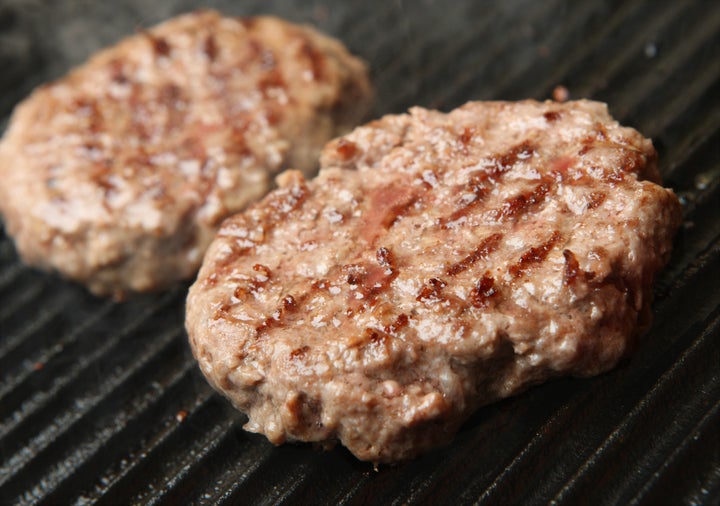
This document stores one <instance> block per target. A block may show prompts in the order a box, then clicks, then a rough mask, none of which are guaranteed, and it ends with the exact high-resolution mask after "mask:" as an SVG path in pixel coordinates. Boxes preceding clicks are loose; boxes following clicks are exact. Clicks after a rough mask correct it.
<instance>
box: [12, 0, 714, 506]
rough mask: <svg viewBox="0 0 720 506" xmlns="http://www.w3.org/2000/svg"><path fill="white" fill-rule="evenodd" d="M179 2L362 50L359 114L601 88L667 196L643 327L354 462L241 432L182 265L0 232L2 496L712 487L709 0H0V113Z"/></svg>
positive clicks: (620, 495)
mask: <svg viewBox="0 0 720 506" xmlns="http://www.w3.org/2000/svg"><path fill="white" fill-rule="evenodd" d="M200 6H203V7H214V8H218V9H220V10H222V11H223V12H225V13H228V14H237V15H252V14H260V13H272V14H277V15H280V16H283V17H285V18H288V19H290V20H292V21H298V22H305V23H310V24H313V25H315V26H317V27H319V28H320V29H322V30H324V31H326V32H328V33H330V34H332V35H334V36H336V37H338V38H340V39H342V40H343V41H344V42H345V43H346V44H347V45H348V46H349V47H350V48H351V50H352V51H353V52H355V53H356V54H358V55H360V56H362V57H363V58H365V59H366V60H367V61H368V62H370V64H371V68H372V74H373V81H374V83H375V86H376V90H377V100H376V105H375V108H374V111H373V116H378V115H380V114H383V113H389V112H401V111H403V110H405V109H406V108H408V107H409V106H412V105H416V104H417V105H423V106H426V107H435V108H440V109H444V110H449V109H451V108H453V107H455V106H457V105H460V104H462V103H464V102H466V101H467V100H471V99H510V100H512V99H520V98H526V97H532V98H538V99H545V98H549V97H550V96H551V94H552V91H553V89H554V88H555V87H556V86H557V85H564V86H566V87H567V89H568V90H569V92H570V95H571V97H573V98H581V97H583V98H592V99H597V100H602V101H606V102H608V104H609V106H610V111H611V113H612V114H613V115H614V116H615V117H616V118H617V119H618V120H620V121H621V122H622V123H624V124H627V125H630V126H633V127H635V128H637V129H638V130H640V131H641V132H643V133H644V134H645V135H646V136H648V137H652V138H653V140H654V142H655V145H656V147H657V149H658V152H659V154H660V170H661V173H662V176H663V178H664V180H665V183H666V185H668V186H671V187H673V188H674V189H675V190H676V192H678V194H679V195H680V196H681V199H682V201H683V205H684V220H685V222H684V225H683V227H682V230H681V231H680V233H679V235H678V237H677V240H676V243H675V252H674V254H673V257H672V259H671V262H670V265H669V266H668V268H667V269H666V270H665V271H664V273H663V274H662V275H661V277H660V279H659V282H658V284H657V287H656V293H655V303H654V311H653V312H654V324H653V327H652V329H651V330H650V332H649V333H648V334H647V335H646V336H645V339H644V340H643V342H642V344H641V345H640V347H639V348H638V349H637V351H636V353H635V355H634V356H633V357H632V358H631V359H629V360H628V361H626V362H624V363H623V364H621V365H620V366H619V367H618V368H617V369H616V370H614V371H612V372H610V373H607V374H604V375H602V376H600V377H597V378H593V379H587V380H578V379H563V380H557V381H553V382H550V383H548V384H545V385H543V386H540V387H537V388H534V389H532V390H530V391H528V392H526V393H525V394H523V395H520V396H519V397H516V398H513V399H509V400H506V401H503V402H500V403H497V404H495V405H492V406H489V407H487V408H484V409H482V410H481V411H479V412H478V413H477V414H476V415H475V416H474V417H473V418H472V419H471V420H470V421H469V422H468V423H467V424H466V425H465V426H464V427H463V429H462V430H461V431H460V433H459V434H458V435H457V437H456V438H455V440H454V442H453V443H452V444H451V445H449V446H447V447H445V448H441V449H439V450H436V451H434V452H431V453H429V454H427V455H425V456H422V457H420V458H418V459H416V460H414V461H411V462H408V463H405V464H401V465H398V466H394V467H381V468H380V469H379V470H374V469H373V467H372V466H371V465H370V464H365V463H361V462H359V461H357V460H356V459H354V458H353V457H352V456H351V455H350V454H349V453H347V452H346V451H344V450H343V449H342V448H336V449H334V450H332V451H328V452H324V453H323V452H319V451H317V450H315V449H313V448H312V447H311V446H309V445H285V446H282V447H273V446H272V445H271V444H269V443H268V442H267V441H266V440H265V439H264V438H262V437H260V436H256V435H253V434H249V433H247V432H245V431H243V430H242V425H243V423H244V422H245V417H244V416H243V415H242V414H240V413H238V412H236V411H235V410H234V409H232V408H231V406H230V405H229V403H228V402H226V401H225V400H224V399H222V398H221V397H220V396H219V395H217V394H215V393H214V392H213V391H212V390H211V389H210V388H209V387H208V386H207V384H206V382H205V381H204V379H203V378H202V376H201V375H200V373H199V371H198V370H197V368H196V366H195V363H194V361H193V360H192V357H191V355H190V352H189V347H188V345H187V342H186V339H187V336H186V334H185V331H184V329H183V324H182V322H183V313H184V308H183V305H184V297H185V292H186V289H187V287H183V288H179V289H177V290H175V291H173V292H171V293H164V294H156V295H144V296H140V297H137V298H133V299H131V300H129V301H128V302H124V303H114V302H111V301H106V300H100V299H96V298H93V297H92V296H90V295H88V294H87V293H86V292H85V291H84V290H83V289H82V288H80V287H78V286H75V285H73V284H70V283H67V282H64V281H62V280H59V279H57V278H56V277H53V276H50V275H46V274H42V273H39V272H36V271H34V270H31V269H28V268H26V267H24V266H23V265H22V264H21V263H20V262H19V261H18V259H17V256H16V253H15V250H14V247H13V245H12V242H11V240H10V239H9V238H7V237H6V236H5V234H4V233H3V234H2V236H0V503H1V504H38V503H39V504H95V503H99V504H277V503H285V504H323V503H329V504H466V503H480V504H546V503H549V502H552V503H554V504H568V505H570V504H579V503H585V504H658V503H660V504H720V429H719V428H720V367H719V366H718V364H720V35H719V34H720V4H718V3H716V2H710V1H703V0H697V1H686V2H679V1H674V0H661V1H655V0H652V1H651V0H646V1H619V0H610V1H608V0H604V1H601V0H588V1H583V2H573V1H569V0H548V1H546V2H538V1H533V0H505V1H503V2H494V1H479V2H473V1H466V2H460V1H448V2H441V1H439V0H418V1H415V2H410V1H399V0H398V1H393V2H381V1H365V0H362V1H361V0H352V1H346V2H331V1H330V0H327V1H321V0H318V1H313V2H307V1H302V2H290V1H286V2H281V1H260V0H245V1H238V2H231V1H230V0H227V1H220V0H217V1H209V2H204V3H202V5H200V4H199V3H193V2H189V1H183V0H180V1H172V2H171V1H161V2H144V1H140V0H125V1H123V2H92V1H90V0H65V1H62V2H50V1H46V0H38V1H34V2H21V1H19V0H0V69H1V70H0V117H2V118H3V121H2V123H1V124H0V128H3V129H4V127H5V125H6V121H7V117H8V116H9V114H10V112H11V110H12V107H13V106H14V105H15V103H17V102H18V101H19V100H21V99H22V98H23V97H24V96H26V95H27V94H28V93H29V92H30V90H31V89H32V88H33V87H34V86H36V85H38V84H40V83H42V82H44V81H47V80H49V79H53V78H56V77H59V76H60V75H62V74H63V73H65V72H66V71H67V70H68V69H69V68H71V67H72V66H73V65H75V64H78V63H81V62H82V61H83V60H84V59H85V58H86V57H87V56H88V55H89V54H90V53H92V52H93V51H96V50H97V49H99V48H101V47H103V46H106V45H109V44H111V43H113V42H115V41H116V40H118V39H119V38H120V37H122V36H123V35H126V34H130V33H133V32H134V30H136V29H137V28H138V27H140V26H150V25H152V24H154V23H156V22H159V21H161V20H163V19H166V18H168V17H170V16H172V15H174V14H176V13H180V12H184V11H187V10H191V9H194V8H197V7H200ZM0 184H2V181H0Z"/></svg>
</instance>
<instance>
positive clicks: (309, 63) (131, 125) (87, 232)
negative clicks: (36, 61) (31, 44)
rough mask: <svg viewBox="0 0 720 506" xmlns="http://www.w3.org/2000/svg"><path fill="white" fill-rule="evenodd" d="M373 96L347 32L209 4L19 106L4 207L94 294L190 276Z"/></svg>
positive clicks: (19, 228)
mask: <svg viewBox="0 0 720 506" xmlns="http://www.w3.org/2000/svg"><path fill="white" fill-rule="evenodd" d="M369 99H370V87H369V83H368V77H367V69H366V66H365V64H364V63H363V62H361V61H360V60H358V59H357V58H355V57H353V56H351V55H350V54H349V53H348V51H347V50H346V49H345V48H344V47H343V46H342V45H341V44H340V43H339V42H338V41H336V40H333V39H331V38H329V37H327V36H325V35H322V34H320V33H318V32H317V31H315V30H314V29H311V28H309V27H305V26H298V25H294V24H290V23H287V22H284V21H281V20H279V19H277V18H272V17H255V18H228V17H222V16H220V15H219V14H218V13H216V12H213V11H200V12H195V13H191V14H187V15H183V16H180V17H177V18H174V19H172V20H170V21H167V22H165V23H163V24H161V25H158V26H156V27H154V28H151V29H149V30H147V31H140V32H139V33H137V34H136V35H134V36H131V37H129V38H127V39H125V40H123V41H121V42H120V43H119V44H117V45H116V46H114V47H112V48H110V49H107V50H105V51H102V52H100V53H99V54H97V55H95V56H94V57H92V58H91V59H90V60H89V61H88V62H87V63H85V64H84V65H83V66H81V67H79V68H77V69H76V70H74V71H72V72H71V73H70V74H68V75H67V76H66V77H64V78H62V79H60V80H59V81H57V82H54V83H52V84H49V85H45V86H42V87H40V88H39V89H37V90H36V91H35V92H34V93H33V94H32V95H31V96H30V97H29V98H28V99H27V100H25V101H24V102H23V103H21V104H20V105H19V106H18V107H17V108H16V110H15V112H14V115H13V117H12V120H11V123H10V125H9V127H8V129H7V132H6V134H5V136H4V139H3V141H2V143H1V144H0V178H1V179H2V184H1V185H0V211H1V212H2V214H3V215H4V219H5V224H6V228H7V230H8V232H9V233H10V234H11V235H12V236H13V237H14V239H15V243H16V245H17V248H18V250H19V252H20V254H21V256H22V258H23V259H24V260H25V261H26V262H27V263H28V264H31V265H34V266H38V267H41V268H45V269H52V270H57V271H59V272H60V273H62V274H63V275H64V276H66V277H68V278H72V279H74V280H77V281H80V282H83V283H86V284H87V286H88V287H89V288H90V290H91V291H93V292H94V293H96V294H102V295H105V294H115V295H118V296H119V295H122V294H123V293H124V292H127V291H145V290H152V289H158V288H164V287H166V286H168V285H171V284H173V283H175V282H176V281H177V280H180V279H186V278H189V277H191V276H193V275H194V274H195V273H196V272H197V269H198V268H199V266H200V262H201V260H202V254H203V253H204V251H205V249H206V247H207V245H208V244H209V242H210V240H211V239H212V237H213V236H214V234H215V232H216V231H217V229H218V227H219V225H220V223H221V221H222V220H223V219H224V218H225V217H227V216H228V215H230V214H232V213H235V212H237V211H239V210H240V209H242V208H244V207H245V206H246V205H247V204H248V203H249V202H251V201H254V200H257V199H259V198H260V197H262V196H263V195H264V194H265V193H267V191H268V190H269V189H270V187H271V183H272V179H273V176H274V174H276V173H277V172H279V171H280V170H282V169H285V168H289V167H292V168H295V169H299V170H302V171H303V172H305V173H306V174H308V175H309V174H311V173H313V172H314V171H316V170H317V160H318V155H319V152H320V149H321V148H322V146H323V145H324V144H325V143H326V142H327V141H328V140H329V139H331V138H333V137H334V136H336V135H339V134H340V133H341V132H345V131H347V130H349V129H350V128H351V127H352V126H354V123H356V122H357V121H359V120H360V117H361V116H362V115H363V114H364V113H365V111H366V109H367V106H368V103H369Z"/></svg>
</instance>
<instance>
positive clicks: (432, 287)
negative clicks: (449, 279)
mask: <svg viewBox="0 0 720 506" xmlns="http://www.w3.org/2000/svg"><path fill="white" fill-rule="evenodd" d="M446 286H447V283H446V282H445V281H443V280H442V279H440V278H430V279H428V280H427V283H425V284H424V285H423V287H422V288H421V289H420V291H419V293H418V295H417V297H416V298H415V300H417V301H418V302H425V301H429V300H440V299H441V298H442V295H441V292H442V289H443V288H445V287H446Z"/></svg>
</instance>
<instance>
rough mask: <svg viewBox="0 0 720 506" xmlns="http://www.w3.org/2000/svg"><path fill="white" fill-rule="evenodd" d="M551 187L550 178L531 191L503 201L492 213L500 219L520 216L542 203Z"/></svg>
mask: <svg viewBox="0 0 720 506" xmlns="http://www.w3.org/2000/svg"><path fill="white" fill-rule="evenodd" d="M551 188H552V183H551V182H550V181H549V180H545V181H543V182H542V183H540V184H539V185H537V186H535V187H534V188H533V189H532V190H530V191H529V192H525V193H521V194H519V195H516V196H514V197H511V198H509V199H507V200H506V201H505V202H503V204H502V206H501V207H500V209H495V210H493V212H492V214H493V215H494V217H495V218H496V219H497V220H499V221H505V220H507V219H512V218H518V217H520V215H522V214H525V213H527V212H528V211H530V210H532V209H533V208H535V207H537V206H538V205H539V204H542V202H543V201H544V200H545V197H546V196H547V194H548V193H549V192H550V189H551Z"/></svg>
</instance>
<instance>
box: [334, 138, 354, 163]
mask: <svg viewBox="0 0 720 506" xmlns="http://www.w3.org/2000/svg"><path fill="white" fill-rule="evenodd" d="M335 151H336V152H337V154H338V157H339V158H340V160H342V161H343V162H348V161H350V160H352V159H353V158H355V157H356V156H357V154H358V146H357V144H355V143H354V142H352V141H349V140H347V139H345V138H341V139H339V140H338V141H337V143H335Z"/></svg>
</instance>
